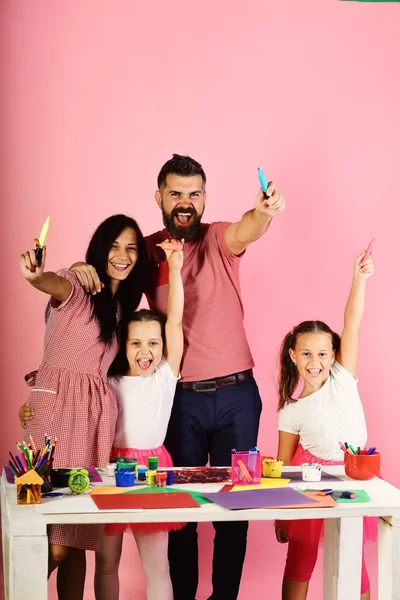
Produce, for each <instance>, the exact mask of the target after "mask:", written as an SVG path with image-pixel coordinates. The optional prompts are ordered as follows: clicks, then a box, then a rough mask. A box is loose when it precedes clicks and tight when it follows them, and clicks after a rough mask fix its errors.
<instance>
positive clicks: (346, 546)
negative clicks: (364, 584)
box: [323, 517, 363, 600]
mask: <svg viewBox="0 0 400 600" xmlns="http://www.w3.org/2000/svg"><path fill="white" fill-rule="evenodd" d="M362 537H363V519H362V517H351V518H346V519H325V529H324V594H323V598H324V600H350V598H354V599H356V598H359V597H360V590H361V557H362Z"/></svg>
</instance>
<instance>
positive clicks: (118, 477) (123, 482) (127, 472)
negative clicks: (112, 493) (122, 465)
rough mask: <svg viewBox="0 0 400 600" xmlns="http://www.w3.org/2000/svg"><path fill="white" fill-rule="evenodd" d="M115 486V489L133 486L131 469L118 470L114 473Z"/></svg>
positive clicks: (133, 477)
mask: <svg viewBox="0 0 400 600" xmlns="http://www.w3.org/2000/svg"><path fill="white" fill-rule="evenodd" d="M115 485H116V486H117V487H132V486H134V485H135V471H132V469H118V470H117V471H115Z"/></svg>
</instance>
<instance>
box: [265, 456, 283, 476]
mask: <svg viewBox="0 0 400 600" xmlns="http://www.w3.org/2000/svg"><path fill="white" fill-rule="evenodd" d="M282 465H283V461H281V460H276V459H275V458H270V457H267V458H264V459H263V461H262V472H263V477H282Z"/></svg>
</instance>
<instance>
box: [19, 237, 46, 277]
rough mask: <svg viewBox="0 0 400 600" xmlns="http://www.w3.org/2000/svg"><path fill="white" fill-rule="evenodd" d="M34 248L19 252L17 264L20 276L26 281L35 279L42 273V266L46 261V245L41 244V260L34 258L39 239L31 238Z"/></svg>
mask: <svg viewBox="0 0 400 600" xmlns="http://www.w3.org/2000/svg"><path fill="white" fill-rule="evenodd" d="M33 245H34V248H32V249H31V250H27V251H26V252H23V253H22V254H20V257H19V266H20V269H21V273H22V276H23V277H24V278H25V279H27V280H28V281H35V280H36V279H38V278H39V277H41V276H42V275H43V270H44V266H45V263H46V246H43V252H42V257H41V261H40V264H39V261H38V260H37V259H36V249H37V248H39V240H38V239H34V240H33Z"/></svg>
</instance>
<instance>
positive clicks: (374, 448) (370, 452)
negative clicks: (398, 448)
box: [367, 446, 376, 456]
mask: <svg viewBox="0 0 400 600" xmlns="http://www.w3.org/2000/svg"><path fill="white" fill-rule="evenodd" d="M375 451H376V447H375V446H374V447H373V448H370V449H369V450H367V454H368V456H369V455H370V454H374V452H375Z"/></svg>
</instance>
